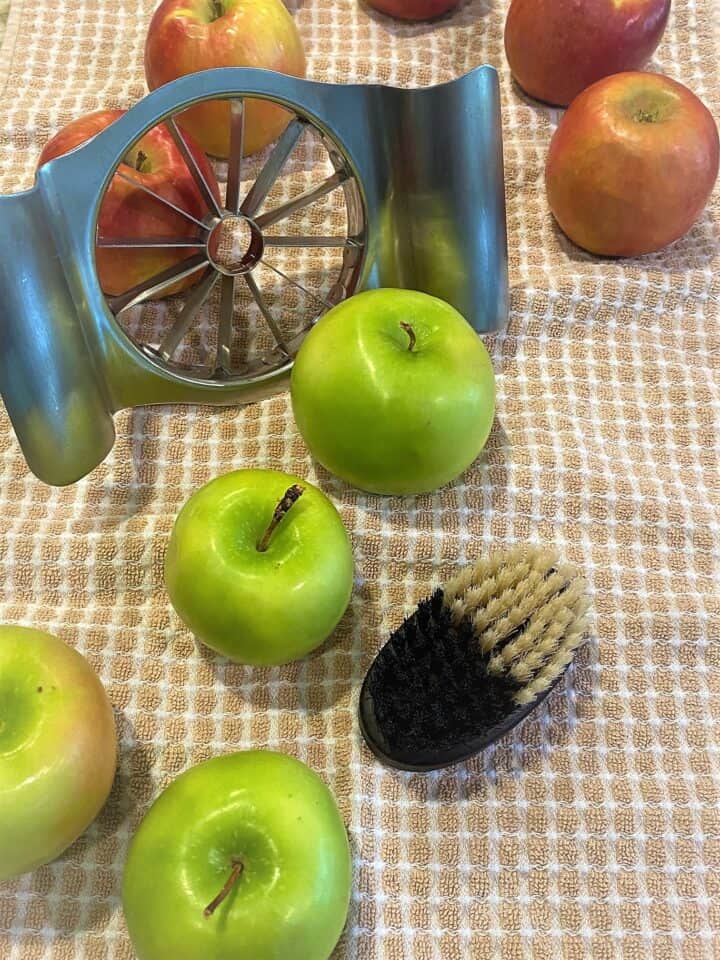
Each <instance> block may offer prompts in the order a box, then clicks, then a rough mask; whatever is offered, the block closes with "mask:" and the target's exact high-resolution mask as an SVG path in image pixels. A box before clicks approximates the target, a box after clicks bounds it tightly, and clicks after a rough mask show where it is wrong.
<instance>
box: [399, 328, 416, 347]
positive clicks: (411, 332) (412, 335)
mask: <svg viewBox="0 0 720 960" xmlns="http://www.w3.org/2000/svg"><path fill="white" fill-rule="evenodd" d="M400 326H401V327H402V328H403V330H404V331H405V333H406V334H407V335H408V337H410V343H409V344H408V350H409V351H410V353H412V352H413V350H414V349H415V344H416V342H417V337H416V336H415V331H414V330H413V328H412V325H411V324H409V323H401V324H400Z"/></svg>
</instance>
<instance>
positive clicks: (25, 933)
mask: <svg viewBox="0 0 720 960" xmlns="http://www.w3.org/2000/svg"><path fill="white" fill-rule="evenodd" d="M152 7H153V3H152V2H150V0H126V2H124V3H109V2H107V0H77V2H75V3H57V2H50V0H35V2H33V3H29V2H28V0H13V2H12V6H11V11H10V18H9V21H8V30H7V34H6V38H5V43H4V47H3V51H2V55H0V68H1V69H2V76H0V96H1V99H2V103H1V106H2V109H1V110H0V159H1V163H0V189H2V191H3V192H10V191H13V190H18V189H20V188H23V187H27V186H29V185H30V184H31V183H32V176H33V168H34V164H35V161H36V158H37V155H38V153H39V151H40V149H41V147H42V145H43V143H44V142H45V140H46V139H47V138H48V137H49V136H50V135H51V134H52V133H53V132H55V131H56V130H57V129H58V128H59V126H61V125H62V124H63V123H65V122H67V121H68V120H70V119H71V118H73V117H75V116H77V115H79V114H81V113H83V112H84V111H88V110H93V109H97V108H100V107H125V106H129V105H130V104H132V103H133V102H134V101H136V100H137V99H138V98H139V97H141V96H142V95H143V92H144V83H143V73H142V47H143V40H144V34H145V30H146V28H147V24H148V21H149V17H150V14H151V12H152ZM294 13H295V14H296V17H297V22H298V24H299V27H300V30H301V32H302V35H303V38H304V40H305V42H306V47H307V52H308V75H309V76H310V77H313V78H316V79H324V80H329V81H337V82H346V81H354V80H373V81H381V82H384V83H392V84H398V85H425V84H430V83H434V82H438V81H444V80H447V79H450V78H452V77H455V76H458V75H461V74H463V73H465V72H466V71H468V70H469V69H470V68H472V67H473V66H475V65H477V64H480V63H483V62H488V63H491V64H493V65H495V66H496V67H497V68H498V69H499V70H500V73H501V80H502V91H503V100H504V131H505V155H506V169H507V173H506V179H507V185H506V189H507V199H508V230H509V240H510V258H511V286H512V310H511V315H510V320H509V323H508V326H507V329H506V330H504V331H503V332H502V333H500V334H499V335H497V336H494V337H492V338H489V340H488V346H489V349H490V351H491V354H492V357H493V361H494V364H495V368H496V371H497V375H498V390H499V396H498V412H497V419H496V423H495V427H494V430H493V433H492V435H491V438H490V441H489V443H488V446H487V449H486V451H485V453H484V454H483V456H482V457H481V458H480V459H479V461H478V462H477V463H476V465H475V466H474V467H473V468H472V469H471V470H470V471H469V472H468V473H467V474H466V475H465V476H464V478H462V480H461V481H459V482H457V483H456V484H454V485H452V486H450V487H448V488H446V489H444V490H441V491H440V492H438V493H436V494H434V495H432V496H423V497H419V498H417V499H409V500H396V499H383V498H379V497H374V496H368V495H363V494H361V493H358V492H356V491H354V490H350V489H348V488H347V487H345V486H344V485H343V484H341V483H339V482H337V481H336V480H334V479H333V478H331V477H329V476H328V475H327V474H326V473H325V472H324V471H322V469H320V468H319V467H318V466H317V465H316V464H315V463H314V462H313V461H312V459H311V458H310V457H309V455H308V454H307V452H306V450H305V447H304V445H303V443H302V440H301V438H300V437H299V435H298V433H297V431H296V429H295V426H294V424H293V420H292V416H291V413H290V407H289V402H288V398H287V396H286V395H281V396H277V397H275V398H273V399H270V400H267V401H265V402H262V403H258V404H255V405H251V406H248V407H245V408H241V409H238V408H235V409H223V410H210V409H207V408H180V407H177V408H162V409H136V410H133V411H130V412H125V413H122V414H120V415H118V417H117V431H118V439H117V442H116V444H115V447H114V449H113V451H112V453H111V454H110V456H109V457H108V459H107V460H106V462H105V463H104V464H103V465H102V466H101V467H99V468H98V469H97V470H95V471H94V473H93V474H92V475H91V476H90V477H88V478H87V479H86V480H84V481H82V482H81V483H78V484H76V485H75V486H72V487H70V488H67V489H62V490H61V489H50V488H48V487H46V486H44V485H43V484H42V483H40V482H38V481H37V480H35V479H34V478H33V477H32V476H31V475H30V474H29V472H28V470H27V468H26V466H25V463H24V461H23V458H22V456H21V454H20V451H19V448H18V446H17V443H16V441H15V438H14V435H13V433H12V430H11V427H10V424H9V422H8V420H7V418H6V417H5V416H4V415H3V417H2V420H1V421H0V555H1V563H2V567H1V571H2V588H1V590H0V621H2V622H6V623H8V622H17V623H23V624H28V625H30V624H31V625H34V626H37V627H40V628H46V629H48V630H50V631H52V632H54V633H57V634H58V635H59V636H61V637H62V638H64V639H65V640H67V641H68V642H69V643H71V644H73V645H74V646H76V647H77V648H78V649H79V650H81V651H82V652H83V653H84V654H86V655H87V656H88V658H89V660H90V661H91V663H92V664H93V666H94V667H95V668H96V669H97V670H98V672H99V673H100V675H101V677H102V678H103V681H104V682H105V685H106V687H107V690H108V692H109V695H110V697H111V699H112V702H113V705H114V707H115V710H116V717H117V724H118V733H119V738H120V759H119V769H118V773H117V779H116V782H115V787H114V790H113V792H112V795H111V798H110V801H109V802H108V804H107V806H106V808H105V809H104V811H103V813H102V814H101V816H100V817H99V819H98V820H97V822H96V823H95V824H94V825H93V826H92V827H91V828H90V830H89V831H88V832H87V833H86V835H85V836H84V837H82V838H81V839H80V840H79V841H78V842H77V843H76V844H74V846H73V847H72V848H71V849H70V850H69V851H67V853H66V854H65V855H64V856H63V857H61V858H60V859H59V860H58V861H57V862H55V863H53V864H51V865H49V866H47V867H43V868H42V869H40V870H37V871H36V872H35V873H33V874H32V875H30V876H26V877H23V878H21V879H19V880H16V881H13V882H10V883H6V884H4V885H3V886H1V887H0V956H2V957H3V958H7V960H35V958H48V960H50V958H52V960H67V958H80V957H84V958H90V960H129V958H131V957H132V950H131V947H130V945H129V941H128V938H127V933H126V929H125V926H124V922H123V919H122V913H121V910H120V900H119V893H120V881H121V876H122V865H123V860H124V857H125V853H126V850H127V846H128V842H129V839H130V837H131V836H132V834H133V832H134V830H135V828H136V827H137V824H138V823H139V821H140V819H141V818H142V816H143V814H144V812H145V811H146V809H147V808H148V806H149V804H150V803H151V801H152V799H153V798H154V797H155V796H156V795H157V794H158V793H159V791H160V790H161V789H162V788H163V787H164V786H165V785H166V784H167V783H168V782H169V781H170V780H171V779H172V778H173V777H174V776H176V775H177V774H178V773H180V772H181V771H183V770H185V769H187V768H188V767H189V766H190V765H192V764H194V763H197V762H198V761H201V760H203V759H205V758H207V757H210V756H214V755H217V754H221V753H224V752H227V751H231V750H235V749H243V748H248V747H270V748H276V749H280V750H284V751H287V752H289V753H292V754H294V755H296V756H298V757H300V758H301V759H303V760H305V761H307V762H308V763H310V764H311V765H312V766H313V767H314V768H315V769H316V770H317V771H318V772H319V773H320V774H321V775H322V776H323V777H324V779H325V780H326V782H327V783H328V784H329V785H330V786H331V787H332V789H333V790H334V792H335V794H336V796H337V798H338V801H339V803H340V806H341V809H342V812H343V815H344V817H345V821H346V823H347V825H348V828H349V833H350V838H351V842H352V847H353V853H354V864H355V867H354V885H353V899H352V905H351V911H350V917H349V921H348V925H347V929H346V933H345V935H344V937H343V940H342V941H341V943H340V944H339V946H338V948H337V951H336V953H335V955H334V960H405V958H408V960H409V958H413V960H438V958H439V960H467V958H472V960H483V958H492V960H495V958H503V960H505V958H507V960H511V958H512V960H515V958H525V957H536V958H539V960H546V958H548V957H551V956H552V957H557V958H567V960H580V958H587V957H595V958H615V957H627V958H639V957H656V958H663V960H669V958H682V960H711V958H713V957H717V956H720V753H719V745H720V643H719V642H718V641H720V598H719V596H718V588H717V576H718V550H719V549H720V523H719V517H718V506H719V504H720V457H719V455H718V438H717V429H718V421H719V414H720V385H719V383H718V367H719V365H720V364H719V359H720V327H719V324H718V313H719V309H718V303H719V300H720V279H719V278H720V240H719V238H718V223H720V219H719V217H718V202H717V195H716V198H715V201H714V204H712V205H711V208H710V209H709V210H708V211H707V212H706V214H705V215H704V216H703V218H702V219H701V221H700V222H699V223H698V224H697V225H696V226H695V227H694V228H693V230H692V231H691V232H690V234H689V235H688V236H687V237H686V238H685V239H684V240H682V241H680V242H679V243H677V244H675V245H674V246H673V247H672V248H670V249H668V250H666V251H664V252H663V253H661V254H658V255H656V256H650V257H646V258H643V259H641V260H637V261H635V262H622V263H621V262H598V261H596V260H594V259H592V258H590V257H588V256H585V255H584V254H582V253H581V252H579V251H578V250H576V249H575V248H573V247H572V245H571V244H569V243H568V242H567V241H566V240H565V239H564V238H563V237H562V236H560V235H559V233H558V231H557V230H556V229H555V227H554V225H553V222H552V219H551V217H550V214H549V212H548V209H547V205H546V201H545V196H544V190H543V184H542V171H543V163H544V157H545V153H546V150H547V146H548V141H549V138H550V136H551V134H552V131H553V128H554V125H555V124H556V122H557V120H558V118H559V112H558V111H554V110H551V109H548V108H544V107H542V106H538V105H536V104H533V103H529V102H526V101H525V100H524V99H523V98H522V97H521V96H520V95H519V94H518V92H517V91H516V90H515V89H514V87H513V84H512V82H511V79H510V75H509V72H508V69H507V66H506V64H505V60H504V55H503V48H502V29H503V22H504V17H505V2H504V0H471V2H469V3H466V4H464V5H463V6H462V7H461V8H460V9H459V10H458V11H457V12H456V13H455V15H454V16H452V17H451V18H449V19H446V20H443V21H441V22H438V23H435V24H420V25H416V26H407V25H400V24H397V23H394V22H393V21H391V20H388V19H386V18H384V17H381V16H379V15H375V14H374V13H372V12H370V11H368V10H367V9H366V8H364V7H363V6H362V5H360V4H358V3H357V2H356V0H299V3H297V5H296V9H294ZM716 24H717V11H716V9H715V0H687V2H685V0H682V2H681V0H677V2H676V3H675V4H674V9H673V12H672V16H671V21H670V27H669V30H668V33H667V35H666V37H665V40H664V42H663V44H662V47H661V49H660V51H659V53H658V56H657V57H656V60H655V61H654V68H657V69H661V70H663V71H665V72H667V73H669V74H670V75H671V76H673V77H676V78H678V79H681V80H682V81H684V82H685V83H687V84H688V85H689V86H690V87H691V88H692V89H693V90H695V91H696V92H697V93H698V94H699V95H700V96H701V97H702V98H704V100H705V102H706V103H707V104H708V106H709V107H710V109H711V110H713V112H714V113H715V115H716V116H719V115H720V77H719V76H718V72H717V71H718V67H717V62H718V55H719V54H720V44H719V43H718V35H717V26H716ZM0 226H1V225H0ZM3 242H4V243H8V242H11V240H10V238H4V240H3ZM249 465H259V466H266V467H275V468H281V469H284V470H288V471H290V472H293V473H298V474H301V475H302V476H305V477H307V478H308V479H310V480H312V481H315V482H317V483H319V484H320V486H321V487H322V488H323V489H324V490H325V491H326V492H327V493H328V494H329V495H330V496H331V498H332V499H333V500H334V502H335V503H336V504H337V505H338V507H339V509H340V511H341V513H342V516H343V518H344V520H345V522H346V524H347V526H348V529H349V531H350V532H351V535H352V539H353V544H354V550H355V556H356V560H357V572H356V583H355V590H354V595H353V600H352V603H351V607H350V609H349V611H348V613H347V615H346V617H345V619H344V620H343V623H342V625H341V627H340V628H339V630H338V631H337V634H336V636H335V637H334V639H333V640H332V642H331V643H329V644H328V645H327V646H326V647H324V648H323V649H322V650H321V651H319V652H318V653H317V654H315V655H314V656H312V657H310V658H309V659H307V660H305V661H303V662H301V663H297V664H294V665H291V666H287V667H282V668H275V669H268V670H251V669H246V668H243V667H242V666H238V665H233V664H230V663H227V662H225V661H223V660H221V659H219V658H217V657H215V656H213V655H212V654H211V653H210V652H209V651H207V650H206V649H204V648H203V647H199V646H198V645H196V643H195V642H194V640H193V638H192V636H191V635H190V634H189V633H188V632H187V631H186V630H185V629H184V628H183V626H182V624H181V623H180V622H179V620H178V619H177V617H176V616H175V615H174V613H173V612H172V610H171V608H170V606H169V603H168V600H167V597H166V595H165V591H164V588H163V579H162V561H163V556H164V551H165V546H166V542H167V538H168V534H169V531H170V529H171V526H172V523H173V519H174V517H175V515H176V513H177V511H178V509H179V507H180V505H181V504H182V503H183V502H184V500H185V499H186V498H187V497H188V496H189V494H190V493H191V492H192V491H193V490H194V489H196V488H197V487H198V486H199V485H200V484H202V483H203V482H204V481H206V480H208V479H210V478H211V477H213V476H215V475H217V474H218V473H220V472H224V471H227V470H231V469H233V468H236V467H240V466H249ZM526 539H532V540H539V541H547V542H552V543H556V544H558V545H559V546H560V547H561V548H562V550H563V552H564V553H565V554H566V555H567V557H568V558H569V559H570V560H572V561H574V562H576V563H577V564H579V565H580V566H581V567H582V568H583V569H584V570H585V572H586V574H587V577H588V580H589V583H590V588H591V591H592V595H593V603H594V612H593V617H592V630H591V634H592V636H591V639H590V642H588V644H587V645H586V646H585V647H584V648H583V650H582V651H581V652H580V654H579V656H578V658H577V662H576V664H575V666H574V668H573V669H572V670H571V672H570V674H569V675H568V677H567V679H566V681H565V682H564V684H562V685H561V687H560V688H559V689H558V690H557V691H555V693H554V694H553V695H552V696H551V698H550V699H549V701H548V702H547V704H545V705H544V706H543V707H542V708H541V709H540V710H538V711H537V712H536V713H535V714H534V715H532V716H531V718H529V719H528V720H527V722H526V723H525V724H524V725H523V726H522V727H521V728H520V729H517V730H516V731H514V732H513V733H512V734H511V735H510V736H508V737H506V738H505V739H504V740H503V741H502V742H500V743H499V744H498V745H497V746H496V747H495V748H493V749H490V750H488V751H487V752H486V753H485V754H484V755H482V756H480V757H478V758H476V759H475V760H473V761H472V762H470V763H468V764H467V765H464V766H461V767H458V768H454V769H451V770H448V771H445V772H442V773H438V774H434V775H427V776H418V775H406V774H399V773H394V772H391V771H389V770H385V769H383V768H382V767H381V766H379V765H378V764H377V763H375V762H374V761H373V759H372V757H371V756H370V754H369V752H368V751H367V750H366V749H365V748H364V746H363V745H362V743H361V738H360V735H359V731H358V727H357V723H356V716H355V714H356V700H357V694H358V689H359V685H360V683H361V680H362V678H363V676H364V673H365V671H366V669H367V667H368V666H369V664H370V662H371V659H372V657H373V656H374V654H375V652H376V651H377V649H378V648H379V646H380V644H381V643H382V642H383V641H384V639H385V637H386V636H387V634H388V632H389V631H390V630H391V629H392V628H394V627H395V626H396V625H397V624H398V623H399V622H400V620H401V619H402V618H403V616H404V615H405V614H406V613H407V612H408V611H409V609H410V608H411V606H412V605H413V603H414V602H415V601H417V600H418V599H419V598H421V597H422V596H423V595H425V594H426V593H427V591H428V589H429V586H430V585H431V584H435V583H438V582H442V581H443V580H444V579H446V578H447V577H448V576H450V575H451V574H452V572H453V571H454V570H455V569H456V567H457V565H458V564H461V563H464V562H465V561H466V560H468V559H471V558H473V557H475V556H478V555H480V554H482V553H484V552H485V551H487V550H488V549H489V548H490V547H498V546H502V545H504V544H511V543H515V542H516V541H522V540H526ZM168 960H171V958H168ZM248 960H252V958H248ZM288 960H291V958H288Z"/></svg>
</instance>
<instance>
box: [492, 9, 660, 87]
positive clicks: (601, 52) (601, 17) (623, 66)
mask: <svg viewBox="0 0 720 960" xmlns="http://www.w3.org/2000/svg"><path fill="white" fill-rule="evenodd" d="M669 12H670V0H512V3H511V5H510V11H509V12H508V18H507V23H506V24H505V52H506V53H507V58H508V63H509V64H510V69H511V70H512V72H513V75H514V77H515V79H516V80H517V82H518V83H519V84H520V86H521V87H522V89H523V90H524V91H525V93H528V94H529V95H530V96H531V97H535V98H536V99H537V100H544V101H545V102H547V103H554V104H558V105H561V106H567V105H568V104H569V103H570V102H571V101H572V100H573V99H574V98H575V97H576V96H577V95H578V94H579V93H580V91H581V90H584V89H585V87H589V86H590V84H592V83H595V81H596V80H600V79H601V78H602V77H607V76H609V75H610V74H612V73H620V72H621V71H626V70H639V69H640V68H641V67H643V66H644V65H645V64H646V63H647V61H648V60H649V59H650V57H651V56H652V55H653V53H654V52H655V49H656V48H657V45H658V44H659V43H660V39H661V38H662V35H663V32H664V30H665V25H666V23H667V19H668V14H669Z"/></svg>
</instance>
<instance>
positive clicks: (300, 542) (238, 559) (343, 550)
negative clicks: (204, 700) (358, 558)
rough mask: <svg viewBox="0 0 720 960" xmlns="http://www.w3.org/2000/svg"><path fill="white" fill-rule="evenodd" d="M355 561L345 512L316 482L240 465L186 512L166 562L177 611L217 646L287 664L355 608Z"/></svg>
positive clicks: (256, 660) (198, 495) (242, 657)
mask: <svg viewBox="0 0 720 960" xmlns="http://www.w3.org/2000/svg"><path fill="white" fill-rule="evenodd" d="M352 582H353V559H352V550H351V547H350V541H349V539H348V535H347V532H346V530H345V527H344V526H343V522H342V520H341V518H340V514H339V513H338V512H337V510H336V509H335V507H334V506H333V505H332V503H331V502H330V501H329V500H328V498H327V497H326V496H325V494H324V493H322V491H320V490H318V489H317V487H314V486H313V485H312V484H310V483H307V482H306V481H304V480H300V479H298V478H297V477H293V476H290V475H289V474H286V473H280V472H279V471H277V470H236V471H234V472H233V473H227V474H225V475H224V476H221V477H218V478H217V479H215V480H212V481H211V482H210V483H208V484H206V485H205V486H204V487H201V489H200V490H198V491H196V492H195V493H194V494H193V495H192V497H190V499H189V500H188V502H187V503H186V504H185V506H184V507H183V508H182V510H181V511H180V514H179V515H178V518H177V520H176V521H175V526H174V527H173V531H172V535H171V537H170V544H169V547H168V552H167V557H166V560H165V583H166V585H167V590H168V593H169V595H170V600H171V601H172V604H173V606H174V607H175V610H176V611H177V613H178V615H179V616H180V617H181V619H182V620H183V621H184V622H185V624H187V626H188V627H189V628H190V629H191V630H192V631H193V633H194V634H195V635H196V636H197V637H198V638H199V639H200V640H202V641H203V643H206V644H207V645H208V646H209V647H212V649H213V650H216V651H218V653H222V654H225V655H226V656H228V657H231V658H232V659H233V660H239V661H241V662H242V663H248V664H254V665H269V664H277V663H287V662H288V661H290V660H296V659H297V658H298V657H302V656H304V655H305V654H306V653H309V651H310V650H313V649H314V648H315V647H317V646H319V645H320V644H321V643H323V641H325V640H326V639H327V638H328V637H329V636H330V634H331V633H332V632H333V630H334V629H335V627H336V626H337V624H338V622H339V621H340V618H341V617H342V615H343V613H344V612H345V609H346V608H347V605H348V602H349V600H350V594H351V592H352Z"/></svg>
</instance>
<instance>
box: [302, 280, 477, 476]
mask: <svg viewBox="0 0 720 960" xmlns="http://www.w3.org/2000/svg"><path fill="white" fill-rule="evenodd" d="M291 392H292V406H293V412H294V414H295V420H296V422H297V425H298V429H299V430H300V433H301V434H302V436H303V438H304V440H305V442H306V444H307V445H308V448H309V449H310V452H311V453H312V454H313V456H314V457H315V458H316V459H317V460H319V461H320V463H321V464H322V465H323V466H324V467H326V468H327V469H328V470H330V472H331V473H334V474H336V475H337V476H338V477H341V478H342V479H343V480H346V481H347V482H348V483H351V484H353V485H354V486H356V487H360V488H361V489H363V490H369V491H371V492H373V493H388V494H400V495H407V494H415V493H426V492H428V491H430V490H435V489H436V488H437V487H442V486H444V484H446V483H449V482H450V481H451V480H454V479H455V478H456V477H458V476H459V475H460V474H461V473H462V472H463V471H464V470H465V469H466V468H467V467H468V466H470V464H471V463H472V462H473V461H474V460H475V458H476V457H477V456H478V454H479V453H480V451H481V450H482V448H483V446H484V445H485V441H486V440H487V438H488V434H489V433H490V428H491V426H492V421H493V417H494V415H495V378H494V375H493V369H492V363H491V362H490V357H489V356H488V352H487V350H486V349H485V346H484V344H483V343H482V341H481V340H480V338H479V337H478V335H477V334H476V333H475V331H474V330H473V329H472V327H470V325H469V324H468V323H467V322H466V321H465V320H464V318H463V317H462V316H461V315H460V314H459V313H458V312H457V310H455V309H454V308H453V307H451V306H450V305H449V304H447V303H445V302H444V301H442V300H438V299H437V298H435V297H430V296H428V295H427V294H424V293H417V292H415V291H412V290H394V289H385V290H371V291H368V292H367V293H361V294H359V295H358V296H355V297H351V298H350V299H349V300H345V301H344V302H343V303H341V304H339V305H338V306H336V307H334V308H333V309H332V310H330V311H329V312H328V313H327V314H325V316H324V317H322V318H321V319H320V320H319V321H318V323H317V324H316V325H315V327H314V328H313V330H312V331H311V332H310V333H309V334H308V336H307V337H306V339H305V341H304V342H303V344H302V346H301V347H300V350H299V352H298V355H297V358H296V360H295V365H294V367H293V372H292V380H291Z"/></svg>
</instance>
